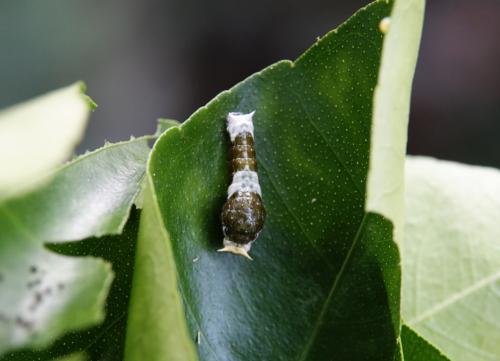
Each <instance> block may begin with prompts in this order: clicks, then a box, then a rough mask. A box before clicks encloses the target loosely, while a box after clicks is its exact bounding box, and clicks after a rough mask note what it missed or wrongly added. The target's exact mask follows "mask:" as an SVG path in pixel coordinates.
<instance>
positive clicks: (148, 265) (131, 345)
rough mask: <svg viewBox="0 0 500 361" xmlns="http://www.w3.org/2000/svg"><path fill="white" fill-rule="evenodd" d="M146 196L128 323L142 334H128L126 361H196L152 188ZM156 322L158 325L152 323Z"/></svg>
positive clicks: (166, 239)
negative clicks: (153, 320)
mask: <svg viewBox="0 0 500 361" xmlns="http://www.w3.org/2000/svg"><path fill="white" fill-rule="evenodd" d="M143 196H144V207H143V209H142V214H141V223H140V228H139V239H138V245H137V251H136V261H135V274H134V280H133V288H132V296H131V306H130V312H129V316H128V323H127V326H128V330H142V331H141V332H135V333H134V332H130V331H127V339H126V349H125V356H126V357H125V360H143V359H148V360H156V359H161V358H164V359H165V360H169V361H177V360H179V361H191V360H196V353H195V350H194V347H193V346H192V344H191V343H190V342H189V337H188V333H187V327H186V322H185V320H184V319H183V312H182V304H181V300H180V298H179V295H178V293H177V285H176V282H175V278H176V270H175V267H174V265H173V264H172V262H171V259H172V250H171V249H170V244H169V241H168V235H167V234H166V233H165V229H164V228H163V225H162V224H161V222H162V220H161V219H160V218H159V215H160V214H159V212H158V209H157V203H156V201H155V200H154V199H153V197H154V195H153V194H152V193H151V190H150V185H147V186H146V188H145V190H144V195H143ZM150 295H154V297H150ZM152 319H157V320H158V322H151V320H152ZM144 326H147V327H144ZM144 330H147V331H146V332H144Z"/></svg>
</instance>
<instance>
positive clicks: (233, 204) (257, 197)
mask: <svg viewBox="0 0 500 361" xmlns="http://www.w3.org/2000/svg"><path fill="white" fill-rule="evenodd" d="M254 113H255V112H251V113H248V114H243V113H229V114H228V115H227V131H228V133H229V137H230V139H231V143H232V145H231V171H232V176H233V179H232V182H231V185H230V186H229V188H228V191H227V201H226V203H225V204H224V207H223V208H222V214H221V218H222V231H223V233H224V240H223V245H224V247H223V248H221V249H219V252H230V253H234V254H237V255H240V256H244V257H246V258H248V259H252V258H251V257H250V255H249V254H248V252H249V251H250V248H251V247H252V243H253V242H254V241H255V240H256V239H257V237H258V235H259V233H260V231H261V230H262V227H263V226H264V220H265V217H266V211H265V209H264V205H263V203H262V193H261V189H260V185H259V176H258V174H257V160H256V157H255V148H254V138H253V120H252V118H253V115H254Z"/></svg>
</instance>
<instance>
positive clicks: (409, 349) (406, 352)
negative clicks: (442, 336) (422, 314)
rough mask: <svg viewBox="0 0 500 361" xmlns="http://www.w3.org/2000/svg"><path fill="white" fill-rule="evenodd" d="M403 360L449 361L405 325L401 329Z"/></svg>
mask: <svg viewBox="0 0 500 361" xmlns="http://www.w3.org/2000/svg"><path fill="white" fill-rule="evenodd" d="M401 340H402V344H403V345H402V349H403V357H404V361H449V359H448V358H447V357H446V356H445V355H443V353H442V352H440V351H439V350H437V349H436V348H435V347H434V346H432V345H431V344H430V343H428V342H427V341H426V340H424V339H423V338H422V337H421V336H420V335H418V334H417V333H416V332H415V331H413V330H412V329H411V328H409V327H408V326H406V325H403V328H402V329H401Z"/></svg>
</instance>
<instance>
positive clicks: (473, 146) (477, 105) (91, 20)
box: [0, 0, 500, 167]
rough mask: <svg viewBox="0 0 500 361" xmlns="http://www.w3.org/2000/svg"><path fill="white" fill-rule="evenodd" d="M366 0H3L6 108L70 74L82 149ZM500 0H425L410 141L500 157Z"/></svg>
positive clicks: (275, 56)
mask: <svg viewBox="0 0 500 361" xmlns="http://www.w3.org/2000/svg"><path fill="white" fill-rule="evenodd" d="M366 3H368V1H358V0H342V1H332V0H329V1H326V0H309V1H307V2H306V3H304V2H303V1H299V0H287V1H285V0H275V1H264V0H254V1H234V0H217V1H203V0H164V1H154V0H147V1H146V0H144V1H133V0H108V1H97V0H48V1H32V0H16V1H8V0H1V1H0V45H1V48H0V107H1V108H3V107H5V106H8V105H11V104H14V103H16V102H19V101H22V100H24V99H27V98H30V97H33V96H36V95H38V94H41V93H44V92H46V91H49V90H52V89H55V88H58V87H61V86H64V85H67V84H70V83H72V82H74V81H75V80H80V79H81V80H84V81H85V82H86V83H87V86H88V90H89V94H90V95H91V96H92V98H93V99H94V100H95V101H96V102H97V103H98V104H99V108H98V109H97V111H96V112H95V113H94V114H93V116H92V118H91V122H90V125H89V128H88V132H87V136H86V138H85V140H84V141H83V143H82V144H81V145H80V147H79V150H78V151H79V152H83V151H84V150H86V149H93V148H96V147H98V146H101V145H102V144H103V143H104V140H105V139H106V140H109V141H118V140H124V139H128V137H129V136H130V135H131V134H134V135H142V134H150V133H152V132H153V131H154V129H155V127H156V119H157V118H159V117H169V118H173V119H178V120H181V121H182V120H184V119H186V118H187V117H188V116H189V115H190V114H191V113H192V112H193V111H194V110H196V109H197V108H198V107H199V106H201V105H204V104H205V103H206V102H208V101H209V100H210V99H211V98H213V97H214V96H215V95H217V94H218V93H219V92H220V91H222V90H224V89H227V88H229V87H231V86H232V85H234V84H235V83H236V82H238V81H240V80H242V79H244V78H245V77H247V76H248V75H250V74H252V73H254V72H255V71H258V70H260V69H262V68H263V67H265V66H267V65H269V64H271V63H273V62H275V61H277V60H280V59H295V58H296V57H297V56H298V55H300V54H301V53H302V52H303V51H304V50H305V49H307V48H308V47H309V45H311V44H312V43H313V42H314V41H315V39H316V37H317V36H319V35H323V34H324V33H326V32H327V31H329V30H330V29H333V28H334V27H336V26H337V25H338V24H340V23H341V22H342V21H343V20H345V19H347V18H348V17H349V16H350V15H351V14H352V13H353V12H354V11H356V10H357V9H358V8H359V7H361V6H363V5H365V4H366ZM499 18H500V1H498V0H482V1H480V2H473V1H469V0H439V1H428V2H427V10H426V20H425V26H424V32H423V39H422V44H421V53H420V59H419V63H418V67H417V72H416V77H415V82H414V93H413V99H412V103H413V104H412V110H411V118H410V134H409V145H408V147H409V152H410V153H411V154H424V155H432V156H436V157H439V158H445V159H451V160H458V161H462V162H466V163H472V164H481V165H490V166H495V167H500V42H499V39H500V21H498V19H499Z"/></svg>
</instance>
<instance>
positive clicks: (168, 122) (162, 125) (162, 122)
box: [155, 118, 181, 136]
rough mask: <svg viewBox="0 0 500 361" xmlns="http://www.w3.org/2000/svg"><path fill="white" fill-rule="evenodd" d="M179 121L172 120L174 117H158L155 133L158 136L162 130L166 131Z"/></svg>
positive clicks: (175, 125)
mask: <svg viewBox="0 0 500 361" xmlns="http://www.w3.org/2000/svg"><path fill="white" fill-rule="evenodd" d="M180 124H181V123H179V121H177V120H174V119H163V118H161V119H158V127H157V129H156V132H155V135H156V136H160V135H161V134H162V133H163V132H165V131H167V130H168V129H170V128H172V127H177V126H179V125H180Z"/></svg>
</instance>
